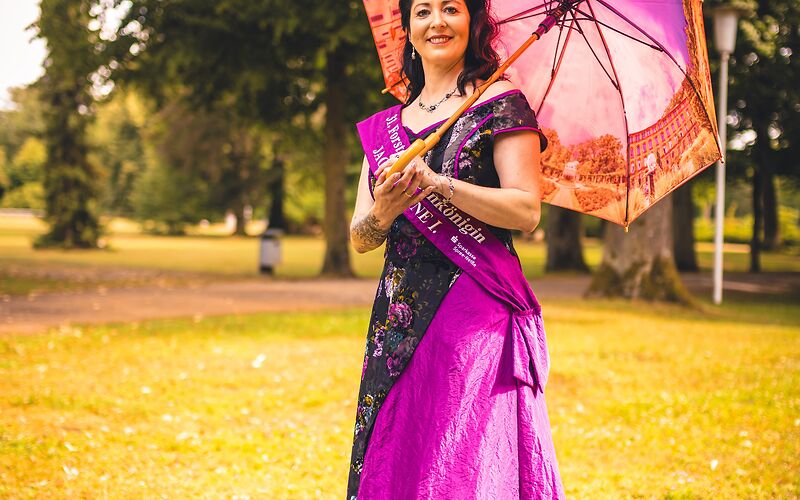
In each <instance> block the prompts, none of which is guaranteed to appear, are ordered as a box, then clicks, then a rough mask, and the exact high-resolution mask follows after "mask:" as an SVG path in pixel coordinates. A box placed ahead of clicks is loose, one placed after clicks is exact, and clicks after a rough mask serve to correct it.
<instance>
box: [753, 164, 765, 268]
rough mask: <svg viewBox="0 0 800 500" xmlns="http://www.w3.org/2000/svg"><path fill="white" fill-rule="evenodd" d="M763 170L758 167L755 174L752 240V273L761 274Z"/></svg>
mask: <svg viewBox="0 0 800 500" xmlns="http://www.w3.org/2000/svg"><path fill="white" fill-rule="evenodd" d="M763 182H764V179H763V176H762V174H761V170H760V168H759V167H758V166H756V169H755V172H754V173H753V237H752V238H751V239H750V272H751V273H759V272H761V229H762V221H763V219H764V213H763V206H764V197H763V195H764V187H763Z"/></svg>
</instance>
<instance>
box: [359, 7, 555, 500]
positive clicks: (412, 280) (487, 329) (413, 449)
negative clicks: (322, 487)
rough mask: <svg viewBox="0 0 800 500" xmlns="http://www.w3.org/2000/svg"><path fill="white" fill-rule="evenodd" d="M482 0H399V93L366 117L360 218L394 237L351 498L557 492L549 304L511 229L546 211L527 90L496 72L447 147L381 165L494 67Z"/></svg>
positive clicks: (539, 138)
mask: <svg viewBox="0 0 800 500" xmlns="http://www.w3.org/2000/svg"><path fill="white" fill-rule="evenodd" d="M487 4H488V2H487V1H486V0H400V5H399V7H400V11H401V16H402V24H403V28H404V29H405V32H406V33H407V35H408V40H407V43H406V47H405V53H404V61H403V71H404V74H405V75H406V76H407V78H408V80H409V82H410V83H409V86H408V87H409V92H410V94H409V97H408V100H407V102H406V104H405V106H399V105H398V106H396V107H393V108H390V109H388V110H385V111H382V112H380V113H377V114H376V115H373V116H372V117H370V118H369V119H367V120H365V121H364V122H361V123H359V133H360V135H361V139H362V144H363V146H364V150H365V152H366V153H367V154H366V156H365V158H364V164H363V168H362V172H361V178H360V181H359V187H358V195H357V199H356V206H355V210H354V215H353V221H352V223H351V241H352V243H353V246H354V247H355V248H356V250H357V251H359V252H362V253H363V252H367V251H370V250H373V249H375V248H378V247H379V246H380V245H381V244H383V242H384V241H386V251H385V257H386V261H385V266H384V270H383V274H382V276H381V280H380V282H379V286H378V291H377V295H376V298H375V305H374V308H373V311H372V315H371V320H370V327H369V332H368V335H367V343H366V352H365V356H364V365H363V369H362V377H361V387H360V390H359V400H358V409H357V414H356V424H355V432H354V443H353V452H352V458H351V464H350V477H349V484H348V493H347V495H348V498H349V499H351V500H355V499H356V498H359V499H373V498H386V499H396V498H403V499H406V498H448V499H454V498H456V499H461V498H480V499H483V498H497V499H507V498H526V499H527V498H562V497H563V488H562V486H561V481H560V478H559V473H558V466H557V463H556V457H555V452H554V450H553V445H552V440H551V436H550V428H549V421H548V419H547V410H546V407H545V403H544V393H543V390H544V386H545V381H546V377H547V371H548V361H549V360H548V356H547V350H546V344H545V337H544V330H543V327H542V323H541V311H540V308H539V306H538V303H537V302H536V299H535V297H534V296H533V293H532V292H531V291H530V288H529V287H528V285H527V282H526V281H525V279H524V277H523V276H522V273H521V270H520V266H519V260H518V259H517V257H516V253H515V251H514V247H513V244H512V240H511V232H510V230H512V229H516V230H521V231H526V232H530V231H533V230H534V228H536V226H537V224H538V223H539V217H540V202H539V155H540V150H543V149H544V147H545V146H546V139H545V138H544V136H543V135H541V133H540V131H539V129H538V126H537V124H536V119H535V117H534V115H533V112H532V111H531V109H530V107H529V106H528V103H527V101H526V100H525V97H524V96H523V95H522V94H521V93H520V91H519V90H517V89H515V88H514V86H513V85H512V84H510V83H509V82H506V81H499V82H496V83H495V84H493V85H491V86H490V87H489V88H488V89H487V90H486V92H485V93H484V95H483V96H481V98H480V100H479V101H478V102H476V103H475V104H474V105H473V106H471V107H470V109H468V110H467V111H466V112H465V113H464V115H463V116H462V117H461V118H460V119H459V120H458V121H457V122H456V123H455V125H454V126H453V127H451V128H450V130H448V132H447V133H446V134H445V135H444V136H443V137H442V139H441V140H440V142H439V144H438V145H437V146H436V147H435V148H434V149H432V150H431V151H430V152H428V153H427V154H426V155H425V157H424V158H419V157H417V158H416V159H415V161H414V162H412V163H411V164H410V165H408V166H407V167H405V168H404V169H403V171H402V172H399V173H396V174H392V175H387V172H388V170H389V167H391V165H392V164H393V163H394V160H395V159H396V157H397V156H396V155H397V153H398V152H400V151H401V150H403V149H404V148H406V147H407V146H408V145H409V144H410V143H411V142H412V141H413V140H415V139H416V138H418V137H424V136H425V135H427V133H428V132H430V131H432V130H433V129H434V128H435V126H436V125H439V124H440V123H441V122H442V121H443V120H445V119H446V118H448V117H449V116H450V115H451V114H452V113H453V112H454V111H455V110H456V109H457V108H458V107H459V105H460V104H461V103H462V102H463V101H464V100H466V98H467V96H468V95H469V94H470V93H471V92H472V91H473V90H474V89H475V88H476V86H477V85H480V84H481V83H482V82H483V81H485V80H486V79H487V78H488V77H489V76H490V75H491V74H492V72H494V70H496V69H497V67H498V66H499V64H498V55H497V53H496V52H495V51H494V50H493V48H492V42H493V41H494V38H495V37H496V34H497V28H496V27H495V25H494V24H493V22H492V20H491V18H490V15H489V7H488V5H487Z"/></svg>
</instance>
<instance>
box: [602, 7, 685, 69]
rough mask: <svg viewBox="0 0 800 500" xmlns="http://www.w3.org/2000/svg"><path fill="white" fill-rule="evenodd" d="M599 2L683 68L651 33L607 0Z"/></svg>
mask: <svg viewBox="0 0 800 500" xmlns="http://www.w3.org/2000/svg"><path fill="white" fill-rule="evenodd" d="M587 1H588V0H587ZM597 2H598V3H599V4H600V5H602V6H603V7H605V8H606V9H608V10H610V11H611V12H613V13H614V14H616V15H617V17H619V18H620V19H622V20H623V21H625V22H626V23H628V24H630V25H631V26H632V27H634V28H636V30H637V31H638V32H639V33H641V34H642V35H644V36H645V37H647V38H648V39H649V40H650V41H651V42H653V43H654V44H655V45H656V46H657V47H658V48H659V49H661V51H662V52H663V53H665V54H666V55H667V56H668V57H669V58H670V59H672V62H674V63H675V65H676V66H678V68H680V67H681V65H680V64H678V61H677V60H676V59H675V57H674V56H673V55H672V53H671V52H670V51H668V50H667V49H666V48H664V46H663V45H662V44H661V42H659V41H658V40H656V39H655V38H653V37H652V36H650V34H649V33H647V32H646V31H645V30H643V29H642V28H640V27H639V25H638V24H636V23H634V22H633V21H631V20H630V19H628V18H627V17H625V16H624V15H623V14H622V13H621V12H620V11H618V10H617V9H615V8H614V6H612V5H609V4H608V3H607V2H605V0H597ZM590 8H591V7H590ZM681 71H683V68H681Z"/></svg>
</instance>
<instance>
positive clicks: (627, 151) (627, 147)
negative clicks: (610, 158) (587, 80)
mask: <svg viewBox="0 0 800 500" xmlns="http://www.w3.org/2000/svg"><path fill="white" fill-rule="evenodd" d="M600 3H601V4H603V5H605V3H603V2H602V0H600ZM586 5H587V6H588V7H589V11H590V12H591V13H592V17H596V16H595V15H594V9H593V8H592V5H591V4H590V3H589V0H586ZM595 28H596V29H597V34H598V35H600V40H601V41H602V42H603V49H604V50H605V51H606V56H608V62H609V64H611V71H613V72H614V76H617V69H616V68H615V67H614V60H613V59H612V58H611V51H610V50H609V49H608V43H607V42H606V37H605V36H604V35H603V30H601V29H600V26H598V25H595ZM617 78H619V77H617ZM617 92H619V101H620V103H621V104H622V120H623V122H624V123H625V223H626V226H625V227H626V228H627V223H628V206H629V205H630V191H631V171H630V162H631V152H630V144H629V140H628V136H629V134H630V130H628V113H627V111H626V110H625V96H624V95H623V94H622V87H621V85H618V86H617Z"/></svg>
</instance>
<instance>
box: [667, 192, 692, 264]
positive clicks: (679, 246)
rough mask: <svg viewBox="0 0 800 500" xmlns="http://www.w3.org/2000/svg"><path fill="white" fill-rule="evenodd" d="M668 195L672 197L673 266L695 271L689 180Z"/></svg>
mask: <svg viewBox="0 0 800 500" xmlns="http://www.w3.org/2000/svg"><path fill="white" fill-rule="evenodd" d="M670 196H671V198H672V240H673V251H674V252H675V266H676V267H677V268H678V270H679V271H688V272H697V271H698V267H697V253H696V252H695V250H694V243H695V241H694V202H693V201H692V184H691V182H687V183H686V184H684V185H683V186H681V187H679V188H678V189H676V190H675V191H674V192H673V193H672V194H671V195H670Z"/></svg>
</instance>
